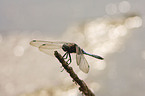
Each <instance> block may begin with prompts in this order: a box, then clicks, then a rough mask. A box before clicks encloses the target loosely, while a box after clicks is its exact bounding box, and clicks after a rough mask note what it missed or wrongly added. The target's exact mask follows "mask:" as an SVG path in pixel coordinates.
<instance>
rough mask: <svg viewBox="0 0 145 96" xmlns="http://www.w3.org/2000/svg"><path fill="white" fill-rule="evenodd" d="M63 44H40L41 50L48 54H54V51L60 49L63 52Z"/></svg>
mask: <svg viewBox="0 0 145 96" xmlns="http://www.w3.org/2000/svg"><path fill="white" fill-rule="evenodd" d="M61 48H62V46H61V45H60V46H59V45H56V44H53V45H50V44H42V45H41V46H39V50H40V51H42V52H44V53H46V54H48V55H54V51H56V50H57V51H59V52H61V51H62V49H61Z"/></svg>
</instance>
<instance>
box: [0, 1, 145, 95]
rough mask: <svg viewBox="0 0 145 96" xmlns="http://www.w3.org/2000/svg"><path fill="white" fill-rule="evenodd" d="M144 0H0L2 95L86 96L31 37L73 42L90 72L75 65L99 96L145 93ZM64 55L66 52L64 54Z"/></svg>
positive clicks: (0, 87)
mask: <svg viewBox="0 0 145 96" xmlns="http://www.w3.org/2000/svg"><path fill="white" fill-rule="evenodd" d="M144 3H145V1H143V0H141V1H137V0H128V1H123V0H100V1H98V0H83V1H82V0H73V1H67V0H60V1H58V0H57V1H56V0H53V1H52V0H13V1H10V0H0V46H1V47H0V96H82V94H81V93H80V92H79V90H78V87H79V86H78V85H75V84H74V82H72V79H71V78H70V77H69V75H68V74H67V73H66V72H65V71H63V72H61V70H62V68H60V66H61V65H60V63H59V62H58V60H57V59H56V58H55V57H54V56H49V55H46V54H44V53H42V52H40V51H39V50H38V48H34V47H32V46H30V45H29V42H30V41H31V40H33V39H37V40H46V41H53V40H55V41H66V42H75V43H77V44H78V45H79V46H80V47H81V48H83V49H84V50H85V51H87V52H89V53H93V54H97V55H100V56H102V57H104V58H105V59H104V60H103V61H101V60H97V59H95V58H91V57H88V56H85V57H86V59H87V61H88V63H89V65H90V71H89V73H88V74H85V73H83V72H81V71H80V70H79V68H78V66H77V65H76V61H75V54H72V57H73V62H72V63H71V65H70V66H72V67H73V68H74V70H75V72H76V73H77V74H78V76H79V77H80V78H81V79H83V80H84V81H85V82H86V83H87V85H88V87H89V88H90V89H91V90H92V91H93V92H94V93H95V95H96V96H144V94H145V91H144V90H145V85H144V83H145V76H144V73H145V43H144V38H145V32H144V23H143V21H144V20H145V11H144ZM62 55H63V54H62Z"/></svg>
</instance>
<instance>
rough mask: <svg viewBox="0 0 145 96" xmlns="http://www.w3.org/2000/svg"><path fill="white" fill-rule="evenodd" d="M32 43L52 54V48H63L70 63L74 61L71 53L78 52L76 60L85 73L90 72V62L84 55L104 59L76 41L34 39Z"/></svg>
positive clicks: (64, 56) (65, 57)
mask: <svg viewBox="0 0 145 96" xmlns="http://www.w3.org/2000/svg"><path fill="white" fill-rule="evenodd" d="M30 45H32V46H34V47H37V48H39V50H40V51H42V52H44V53H46V54H48V55H50V53H52V50H53V52H54V50H58V49H61V50H63V51H64V52H65V54H64V55H63V58H64V59H65V60H67V61H66V62H67V63H68V64H70V63H71V62H72V58H71V53H76V62H77V65H78V66H79V68H80V70H81V71H83V72H84V73H88V72H89V64H88V62H87V60H86V59H85V57H84V54H85V55H88V56H91V57H94V58H97V59H100V60H103V59H104V58H103V57H101V56H98V55H94V54H90V53H87V52H85V51H84V50H83V49H81V48H80V47H79V46H78V45H77V44H75V43H69V42H59V41H56V42H51V41H41V40H32V41H31V42H30Z"/></svg>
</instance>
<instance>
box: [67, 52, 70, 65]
mask: <svg viewBox="0 0 145 96" xmlns="http://www.w3.org/2000/svg"><path fill="white" fill-rule="evenodd" d="M68 55H69V59H68V60H67V63H68V65H69V64H70V63H71V55H70V53H68Z"/></svg>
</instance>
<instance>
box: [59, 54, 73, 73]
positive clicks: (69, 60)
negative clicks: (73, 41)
mask: <svg viewBox="0 0 145 96" xmlns="http://www.w3.org/2000/svg"><path fill="white" fill-rule="evenodd" d="M65 55H67V57H68V55H69V59H68V60H67V61H66V62H67V63H68V62H69V63H68V65H69V64H70V63H71V55H70V53H65ZM61 68H62V66H61ZM63 70H64V68H63V69H62V70H61V72H63Z"/></svg>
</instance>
